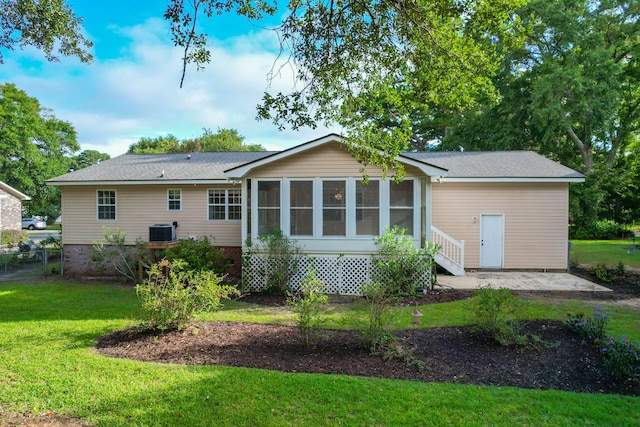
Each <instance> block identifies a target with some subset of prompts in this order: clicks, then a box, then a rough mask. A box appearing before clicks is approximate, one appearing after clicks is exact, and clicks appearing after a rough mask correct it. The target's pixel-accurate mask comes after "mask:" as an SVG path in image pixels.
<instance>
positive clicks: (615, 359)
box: [597, 336, 640, 380]
mask: <svg viewBox="0 0 640 427" xmlns="http://www.w3.org/2000/svg"><path fill="white" fill-rule="evenodd" d="M597 344H600V346H601V348H600V353H601V354H602V356H603V357H604V363H605V364H606V365H607V366H608V367H609V369H610V370H611V375H613V376H614V377H615V378H617V379H620V380H632V379H635V378H640V350H639V349H638V347H637V346H635V345H634V344H632V343H631V342H629V340H628V339H627V337H625V336H623V337H622V339H620V340H617V339H613V338H609V339H607V340H603V341H599V342H598V343H597Z"/></svg>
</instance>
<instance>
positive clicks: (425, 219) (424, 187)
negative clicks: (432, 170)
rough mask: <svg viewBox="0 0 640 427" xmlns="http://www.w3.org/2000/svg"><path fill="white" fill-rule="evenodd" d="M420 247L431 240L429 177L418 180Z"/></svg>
mask: <svg viewBox="0 0 640 427" xmlns="http://www.w3.org/2000/svg"><path fill="white" fill-rule="evenodd" d="M420 192H421V194H422V197H420V200H421V202H420V205H421V206H420V212H421V214H420V228H421V233H420V247H422V248H424V247H425V246H426V243H427V242H428V241H430V240H431V178H429V177H423V178H422V179H421V180H420Z"/></svg>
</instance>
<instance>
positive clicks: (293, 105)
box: [2, 0, 524, 176]
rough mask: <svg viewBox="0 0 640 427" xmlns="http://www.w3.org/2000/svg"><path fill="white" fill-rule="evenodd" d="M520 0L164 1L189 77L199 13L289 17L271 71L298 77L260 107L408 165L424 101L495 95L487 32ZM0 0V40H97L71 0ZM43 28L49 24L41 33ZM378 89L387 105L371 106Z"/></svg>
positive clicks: (366, 156) (399, 169) (499, 33)
mask: <svg viewBox="0 0 640 427" xmlns="http://www.w3.org/2000/svg"><path fill="white" fill-rule="evenodd" d="M523 2H524V0H494V1H490V2H488V1H483V0H468V1H458V0H456V1H444V0H425V1H416V0H407V1H392V0H373V1H371V0H352V1H349V2H345V1H343V0H328V1H327V0H325V1H318V0H305V1H299V0H288V1H281V2H277V1H274V2H265V1H256V2H247V1H244V0H229V1H226V2H219V1H216V0H198V1H194V2H185V1H184V0H168V4H167V8H166V10H165V14H164V18H165V19H166V20H167V21H168V22H169V23H170V26H171V35H172V38H173V42H174V44H175V45H176V46H177V47H180V48H181V49H182V50H183V58H182V59H183V80H184V72H185V71H186V67H187V65H188V64H191V63H193V64H195V65H196V66H197V68H198V69H200V68H202V67H204V66H205V65H206V64H207V63H208V62H209V61H210V60H211V55H210V52H209V49H208V47H207V35H206V34H205V33H202V32H201V31H200V29H199V22H200V21H199V20H200V18H204V19H209V18H211V17H213V16H214V15H220V14H223V13H236V14H237V15H239V16H243V17H246V18H248V19H249V20H251V21H254V22H256V21H262V20H265V19H274V18H273V17H274V16H276V15H278V16H282V19H281V21H280V23H279V24H278V25H277V26H276V27H275V28H273V29H274V30H275V32H277V34H278V36H279V39H280V40H281V52H280V53H281V55H280V58H282V59H283V61H284V63H276V64H274V67H273V70H272V73H271V77H270V78H271V79H273V78H275V76H277V75H278V74H279V70H280V67H281V66H286V65H287V64H292V65H293V67H292V69H293V70H294V72H295V73H296V76H295V80H296V81H295V84H294V85H293V89H292V90H291V91H290V92H289V93H282V92H279V93H276V94H273V93H269V92H267V93H265V95H264V97H263V100H262V103H261V104H260V105H259V106H258V118H259V119H267V120H272V121H273V122H274V123H275V124H277V126H278V127H280V128H282V127H285V126H290V127H292V128H293V129H298V128H300V127H303V126H310V127H315V126H317V125H318V124H321V123H324V124H329V123H333V124H337V125H340V126H342V127H343V128H344V130H345V135H346V141H347V142H348V144H349V146H350V149H351V152H352V154H353V155H354V156H356V157H357V158H358V159H359V160H360V161H362V162H363V163H365V164H366V163H371V164H377V165H381V166H383V167H385V169H386V170H388V171H392V172H393V173H394V174H397V175H399V176H402V175H403V173H404V169H403V166H402V164H401V163H399V162H396V161H395V160H394V159H395V158H396V156H397V155H398V154H400V153H401V152H402V151H403V150H404V149H406V148H407V145H408V143H409V142H410V141H411V137H412V135H413V133H412V131H411V123H412V119H413V117H412V114H413V113H414V112H415V111H416V110H419V109H420V108H422V107H423V106H425V105H428V106H437V107H439V108H442V109H443V111H457V110H459V109H462V108H467V107H469V106H472V105H474V103H475V102H476V100H477V99H478V98H479V97H487V98H489V99H495V98H496V97H497V92H496V91H495V89H494V87H493V85H492V82H491V78H492V77H493V75H494V74H495V72H496V69H497V64H498V60H499V59H500V57H501V51H500V50H499V49H498V48H497V45H496V44H495V43H492V41H493V40H496V39H499V40H501V43H502V45H501V47H504V46H508V45H510V44H511V43H512V42H516V41H518V39H519V35H518V28H519V23H518V20H517V19H515V18H516V15H514V11H515V10H516V8H517V7H519V6H520V5H521V4H522V3H523ZM2 4H3V7H4V10H3V17H5V16H6V19H4V20H3V21H2V22H3V25H2V31H3V35H2V36H3V37H4V39H3V42H2V43H3V45H2V46H4V47H5V48H13V46H14V45H16V44H19V45H33V46H36V47H39V48H41V49H43V50H44V51H45V53H46V54H47V55H48V56H49V57H50V58H51V59H55V57H54V56H53V55H52V54H51V52H52V50H53V47H54V46H55V45H56V43H55V42H59V45H60V49H61V52H62V53H64V54H74V55H77V56H79V57H80V58H81V59H83V58H84V59H86V60H88V59H89V56H88V54H87V55H85V52H84V51H83V49H82V47H81V46H82V45H84V46H88V47H90V42H88V41H87V40H85V39H84V38H83V37H82V35H81V34H80V33H79V25H80V22H81V21H80V19H79V18H76V17H75V14H74V13H73V11H72V10H71V8H70V7H68V6H67V5H66V4H65V3H64V0H47V1H45V0H41V1H39V2H37V1H36V0H16V1H13V2H11V1H7V2H3V3H2ZM50 12H53V13H50ZM50 14H51V15H53V16H55V17H56V18H54V19H52V18H51V17H49V15H50ZM51 22H54V23H55V22H57V23H59V24H60V27H58V26H53V25H50V23H51ZM32 24H40V25H39V26H34V25H32ZM39 27H43V28H45V29H50V31H45V32H44V33H43V34H40V33H39V32H38V31H36V28H39ZM54 30H55V31H54ZM12 37H13V38H12ZM181 86H182V80H181ZM368 94H370V95H373V97H370V96H368ZM377 98H382V99H385V102H386V103H387V105H386V106H382V105H376V102H375V100H376V99H377ZM385 108H386V109H387V110H388V111H389V112H390V114H392V117H393V119H394V120H395V121H396V122H397V126H396V127H395V128H393V129H392V130H391V131H390V130H389V128H387V127H384V126H379V125H378V124H377V123H376V121H373V120H369V119H368V117H367V114H362V112H363V111H374V112H376V111H382V110H384V109H385Z"/></svg>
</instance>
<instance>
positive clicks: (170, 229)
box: [149, 224, 176, 242]
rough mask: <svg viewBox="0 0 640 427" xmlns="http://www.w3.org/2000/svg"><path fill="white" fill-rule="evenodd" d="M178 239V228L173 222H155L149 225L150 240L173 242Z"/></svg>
mask: <svg viewBox="0 0 640 427" xmlns="http://www.w3.org/2000/svg"><path fill="white" fill-rule="evenodd" d="M174 240H176V228H175V227H174V226H173V225H171V224H154V225H152V226H151V227H149V241H150V242H173V241H174Z"/></svg>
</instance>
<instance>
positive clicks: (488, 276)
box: [438, 271, 611, 292]
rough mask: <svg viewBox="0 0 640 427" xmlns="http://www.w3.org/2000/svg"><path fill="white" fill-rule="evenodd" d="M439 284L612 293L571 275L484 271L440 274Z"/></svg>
mask: <svg viewBox="0 0 640 427" xmlns="http://www.w3.org/2000/svg"><path fill="white" fill-rule="evenodd" d="M438 283H439V284H441V285H443V286H445V287H451V288H454V289H476V288H477V287H479V286H486V285H491V286H492V287H494V288H508V289H511V290H519V291H584V292H596V291H597V292H603V291H604V292H606V291H609V292H611V289H608V288H605V287H604V286H600V285H597V284H595V283H593V282H590V281H588V280H585V279H582V278H580V277H577V276H574V275H572V274H569V273H540V272H486V271H483V272H477V273H466V275H465V276H464V277H456V276H445V275H443V274H440V275H438Z"/></svg>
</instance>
